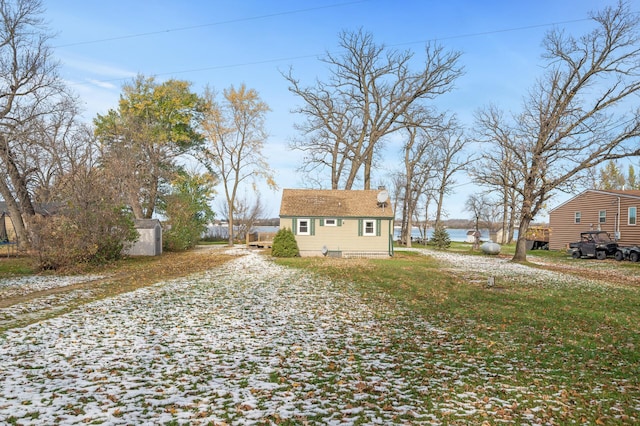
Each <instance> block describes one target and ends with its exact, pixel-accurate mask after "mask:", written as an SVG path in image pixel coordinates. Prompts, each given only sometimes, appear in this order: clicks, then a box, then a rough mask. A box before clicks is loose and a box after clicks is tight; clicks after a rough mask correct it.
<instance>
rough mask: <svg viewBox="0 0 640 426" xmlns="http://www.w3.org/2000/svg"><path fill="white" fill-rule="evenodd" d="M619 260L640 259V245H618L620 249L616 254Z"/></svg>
mask: <svg viewBox="0 0 640 426" xmlns="http://www.w3.org/2000/svg"><path fill="white" fill-rule="evenodd" d="M614 257H615V259H616V260H617V261H623V260H629V261H631V262H637V261H639V260H640V247H638V246H633V247H618V251H616V254H615V255H614Z"/></svg>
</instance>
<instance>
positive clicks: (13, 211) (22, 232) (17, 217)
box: [0, 179, 29, 250]
mask: <svg viewBox="0 0 640 426" xmlns="http://www.w3.org/2000/svg"><path fill="white" fill-rule="evenodd" d="M0 195H2V198H4V200H5V202H6V203H7V210H8V211H9V216H10V217H11V223H13V229H15V231H16V237H17V239H18V249H20V250H22V249H27V248H28V247H29V237H28V235H27V228H26V226H25V223H24V220H23V218H22V215H21V213H20V208H19V207H18V203H16V201H15V200H14V198H13V195H12V194H11V192H10V191H9V188H8V187H7V185H6V182H5V181H4V179H0Z"/></svg>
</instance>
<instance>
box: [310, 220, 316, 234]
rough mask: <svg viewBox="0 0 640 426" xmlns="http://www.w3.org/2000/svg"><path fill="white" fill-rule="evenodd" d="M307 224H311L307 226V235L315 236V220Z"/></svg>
mask: <svg viewBox="0 0 640 426" xmlns="http://www.w3.org/2000/svg"><path fill="white" fill-rule="evenodd" d="M309 222H311V223H310V224H309V234H310V235H316V220H315V219H310V220H309Z"/></svg>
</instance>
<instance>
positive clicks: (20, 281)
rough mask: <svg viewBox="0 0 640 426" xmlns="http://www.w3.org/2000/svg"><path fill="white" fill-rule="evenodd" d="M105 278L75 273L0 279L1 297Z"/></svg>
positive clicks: (21, 294)
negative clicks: (71, 274) (73, 274)
mask: <svg viewBox="0 0 640 426" xmlns="http://www.w3.org/2000/svg"><path fill="white" fill-rule="evenodd" d="M101 278H104V276H102V275H91V276H88V275H75V276H67V277H59V276H53V275H51V276H49V275H43V276H40V275H29V276H26V277H14V278H4V279H0V298H5V297H14V296H23V295H26V294H29V293H33V292H36V291H43V290H49V289H52V288H58V287H67V286H70V285H73V284H77V283H82V282H87V281H93V280H98V279H101Z"/></svg>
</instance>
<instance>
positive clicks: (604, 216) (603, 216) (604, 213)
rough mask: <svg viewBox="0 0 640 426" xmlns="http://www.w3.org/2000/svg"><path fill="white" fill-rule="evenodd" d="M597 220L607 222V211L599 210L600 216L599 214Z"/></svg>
mask: <svg viewBox="0 0 640 426" xmlns="http://www.w3.org/2000/svg"><path fill="white" fill-rule="evenodd" d="M599 218H600V219H599V220H600V223H607V211H606V210H600V216H599Z"/></svg>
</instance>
